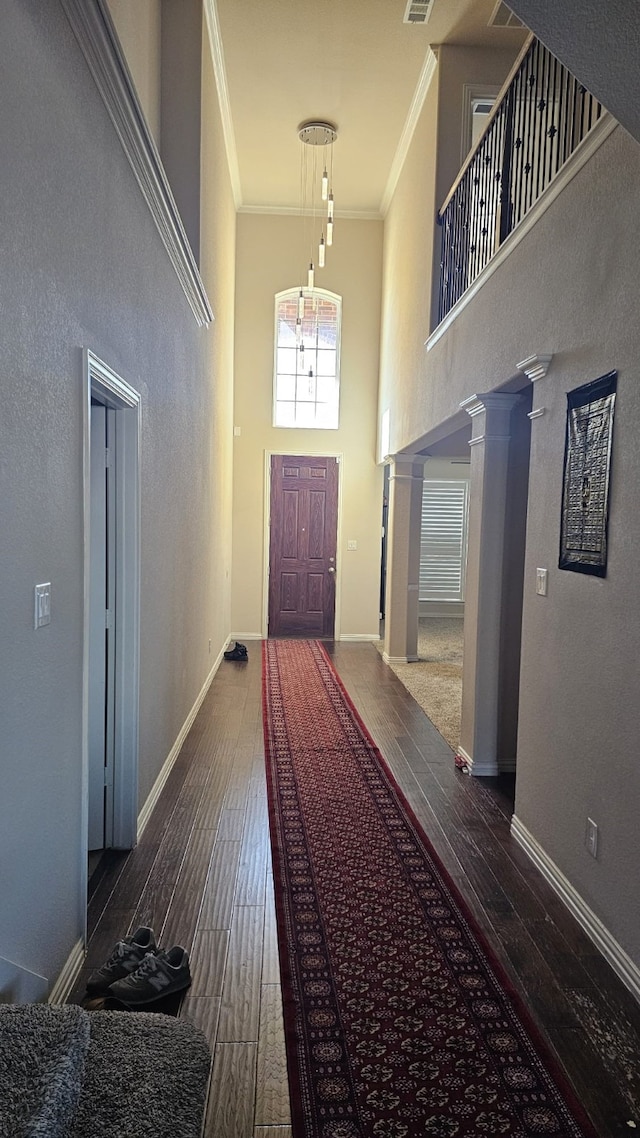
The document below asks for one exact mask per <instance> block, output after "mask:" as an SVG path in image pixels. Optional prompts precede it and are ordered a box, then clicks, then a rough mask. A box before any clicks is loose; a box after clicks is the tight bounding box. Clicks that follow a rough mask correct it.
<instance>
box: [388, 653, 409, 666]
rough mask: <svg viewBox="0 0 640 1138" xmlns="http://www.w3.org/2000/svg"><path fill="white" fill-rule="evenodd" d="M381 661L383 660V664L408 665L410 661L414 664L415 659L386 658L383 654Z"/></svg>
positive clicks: (403, 657)
mask: <svg viewBox="0 0 640 1138" xmlns="http://www.w3.org/2000/svg"><path fill="white" fill-rule="evenodd" d="M382 659H383V660H384V662H385V664H410V663H411V662H412V661H414V662H415V660H416V659H417V657H415V656H387V653H386V652H383V653H382Z"/></svg>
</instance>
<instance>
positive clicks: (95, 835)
mask: <svg viewBox="0 0 640 1138" xmlns="http://www.w3.org/2000/svg"><path fill="white" fill-rule="evenodd" d="M115 414H116V413H115V411H113V410H110V409H108V408H107V407H105V406H103V405H102V404H99V403H93V404H92V405H91V448H90V455H91V475H90V484H91V490H90V492H91V513H90V518H91V525H90V586H89V606H90V609H89V621H90V627H89V788H88V789H89V846H88V848H89V849H90V850H99V849H104V848H105V846H109V845H111V840H110V831H111V827H112V823H113V817H112V802H111V797H110V790H111V786H112V782H113V753H114V676H115V673H114V668H115V653H114V645H113V636H112V629H111V625H112V614H113V609H114V605H113V591H114V586H115V488H114V471H113V470H112V468H111V466H110V458H109V456H110V455H111V454H112V453H113V447H110V446H109V442H110V435H111V436H112V435H113V430H114V427H115Z"/></svg>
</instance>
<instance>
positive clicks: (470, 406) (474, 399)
mask: <svg viewBox="0 0 640 1138" xmlns="http://www.w3.org/2000/svg"><path fill="white" fill-rule="evenodd" d="M520 398H521V396H520V394H519V393H518V392H516V393H515V394H514V393H512V392H510V391H488V392H486V394H484V395H469V396H468V397H467V398H466V399H463V400H462V403H460V407H461V409H462V410H463V411H466V412H467V415H471V417H472V418H473V417H474V415H481V414H482V412H483V411H511V408H512V407H515V405H516V403H518V402H519V400H520Z"/></svg>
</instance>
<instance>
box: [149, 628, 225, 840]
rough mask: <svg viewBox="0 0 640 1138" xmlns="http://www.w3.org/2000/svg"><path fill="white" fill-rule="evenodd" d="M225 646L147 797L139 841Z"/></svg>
mask: <svg viewBox="0 0 640 1138" xmlns="http://www.w3.org/2000/svg"><path fill="white" fill-rule="evenodd" d="M225 648H226V644H225V645H224V647H223V648H222V649H221V650H220V652H219V653H218V656H217V658H216V662H215V664H214V665H213V667H212V669H211V671H210V672H209V675H208V676H207V678H206V680H205V681H204V684H203V685H202V688H201V689H200V693H199V695H198V697H197V699H196V701H195V703H194V705H193V707H192V708H191V711H190V712H189V714H188V715H187V718H186V719H185V721H184V723H183V724H182V727H181V728H180V731H179V732H178V737H177V739H176V741H175V743H174V744H173V747H172V748H171V750H170V751H169V754H168V755H167V757H166V759H165V761H164V763H163V764H162V769H161V771H160V773H159V775H158V777H157V778H156V781H155V782H154V784H153V786H152V787H151V790H150V791H149V795H148V797H147V799H146V802H145V803H144V806H143V807H142V810H141V811H140V813H139V814H138V841H140V838H141V837H142V835H143V833H144V831H145V828H146V826H147V823H148V822H149V819H150V817H151V814H152V813H153V808H154V806H155V805H156V803H157V801H158V799H159V797H160V795H161V794H162V790H163V788H164V784H165V782H166V781H167V779H168V777H169V775H170V774H171V769H172V767H173V765H174V763H175V761H176V759H177V758H178V755H179V754H180V751H181V749H182V744H183V743H184V741H185V739H186V737H187V735H188V734H189V731H190V729H191V726H192V724H193V721H194V719H195V717H196V715H197V714H198V712H199V710H200V708H201V706H202V702H203V700H204V697H205V696H206V694H207V692H208V690H209V688H210V686H211V682H212V680H213V677H214V676H215V674H216V672H217V671H218V668H219V667H220V664H221V663H222V660H223V659H224V649H225Z"/></svg>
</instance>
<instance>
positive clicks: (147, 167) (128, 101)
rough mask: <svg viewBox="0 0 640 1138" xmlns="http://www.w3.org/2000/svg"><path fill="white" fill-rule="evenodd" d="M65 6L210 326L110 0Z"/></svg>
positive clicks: (199, 316) (172, 256) (167, 242)
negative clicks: (110, 8) (118, 33)
mask: <svg viewBox="0 0 640 1138" xmlns="http://www.w3.org/2000/svg"><path fill="white" fill-rule="evenodd" d="M61 3H62V7H63V9H64V12H65V14H66V17H67V19H68V21H69V23H70V25H71V28H72V30H73V33H74V35H75V37H76V39H77V41H78V43H79V45H80V48H81V50H82V53H83V55H84V57H85V59H86V61H87V64H88V66H89V70H90V72H91V74H92V76H93V79H94V81H95V84H96V87H97V88H98V91H99V92H100V95H101V97H102V100H103V102H104V105H105V107H106V108H107V111H108V112H109V116H110V118H111V121H112V123H113V125H114V127H115V129H116V134H117V135H118V138H119V139H120V142H121V144H122V149H123V150H124V152H125V154H126V156H127V159H128V161H129V164H130V166H131V169H132V170H133V172H134V174H135V177H136V180H137V182H138V185H139V186H140V189H141V191H142V196H143V198H144V200H145V201H146V203H147V205H148V207H149V211H150V213H151V216H152V217H153V220H154V222H155V224H156V227H157V230H158V233H159V234H160V237H161V239H162V243H163V245H164V247H165V249H166V251H167V253H168V255H169V260H170V261H171V264H172V265H173V268H174V269H175V272H176V275H177V277H178V280H179V281H180V284H181V285H182V289H183V291H184V294H185V296H186V298H187V300H188V301H189V304H190V306H191V310H192V312H193V314H194V316H195V318H196V321H197V322H198V324H199V325H200V326H201V327H202V326H204V325H207V324H210V323H211V321H212V320H213V312H212V309H211V305H210V304H209V299H208V297H207V293H206V290H205V287H204V284H203V282H202V278H201V276H200V272H199V270H198V266H197V264H196V260H195V257H194V255H193V251H192V249H191V246H190V244H189V239H188V237H187V235H186V233H185V229H184V226H183V224H182V220H181V217H180V213H179V210H178V207H177V205H176V202H175V199H174V197H173V194H172V192H171V187H170V185H169V181H168V179H167V175H166V173H165V171H164V167H163V165H162V162H161V159H160V155H159V154H158V150H157V147H156V144H155V142H154V141H153V137H152V135H151V131H150V130H149V127H148V125H147V122H146V119H145V117H144V113H143V111H142V108H141V106H140V103H139V101H138V96H137V95H136V91H135V87H134V84H133V80H132V78H131V75H130V73H129V68H128V67H127V63H126V60H125V57H124V54H123V51H122V48H121V46H120V43H119V40H118V36H117V34H116V31H115V28H114V26H113V22H112V20H111V17H110V15H109V11H108V8H107V5H106V0H61Z"/></svg>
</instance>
